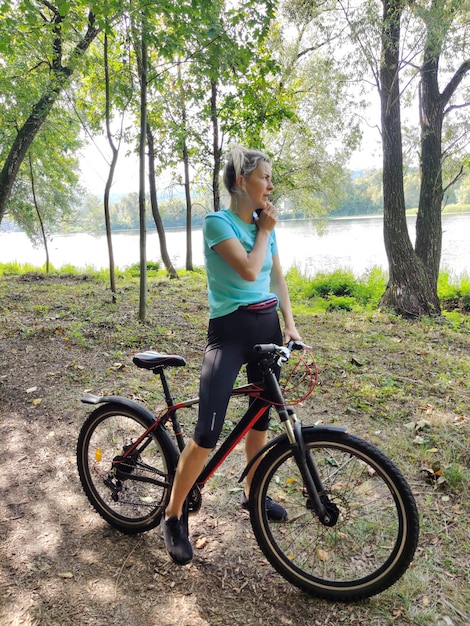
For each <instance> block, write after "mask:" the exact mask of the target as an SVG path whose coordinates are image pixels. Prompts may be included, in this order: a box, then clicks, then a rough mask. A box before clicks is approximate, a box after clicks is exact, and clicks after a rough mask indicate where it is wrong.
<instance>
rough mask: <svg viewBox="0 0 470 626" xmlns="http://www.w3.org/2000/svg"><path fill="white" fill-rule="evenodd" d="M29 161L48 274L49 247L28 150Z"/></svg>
mask: <svg viewBox="0 0 470 626" xmlns="http://www.w3.org/2000/svg"><path fill="white" fill-rule="evenodd" d="M28 161H29V175H30V178H31V192H32V194H33V202H34V208H35V209H36V215H37V216H38V220H39V226H40V228H41V236H42V241H43V243H44V250H45V252H46V274H49V247H48V245H47V235H46V229H45V227H44V221H43V219H42V215H41V211H40V209H39V204H38V199H37V197H36V185H35V182H34V171H33V160H32V158H31V152H28Z"/></svg>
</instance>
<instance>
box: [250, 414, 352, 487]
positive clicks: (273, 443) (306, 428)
mask: <svg viewBox="0 0 470 626" xmlns="http://www.w3.org/2000/svg"><path fill="white" fill-rule="evenodd" d="M310 430H314V431H315V432H316V433H318V434H319V435H320V434H321V433H329V432H330V433H331V432H343V433H344V432H345V431H346V428H344V427H343V426H302V432H305V431H310ZM288 441H289V440H288V439H287V435H286V434H283V435H279V436H278V437H275V438H274V439H271V441H268V443H267V444H266V445H265V446H263V447H262V448H261V450H258V452H257V453H256V454H255V456H254V457H253V458H252V459H251V460H250V462H249V463H247V465H246V467H245V469H244V470H243V473H242V475H241V476H240V478H239V479H238V482H239V483H241V482H242V480H243V479H244V478H245V477H246V475H247V474H248V472H249V471H250V469H251V467H252V466H253V464H254V463H255V462H256V461H257V460H258V459H259V458H260V457H261V456H263V455H264V454H266V452H268V451H269V450H271V449H272V448H274V446H277V445H280V444H284V443H285V442H287V443H288Z"/></svg>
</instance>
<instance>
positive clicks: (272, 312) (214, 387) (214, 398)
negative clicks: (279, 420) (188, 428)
mask: <svg viewBox="0 0 470 626" xmlns="http://www.w3.org/2000/svg"><path fill="white" fill-rule="evenodd" d="M257 343H275V344H277V345H282V332H281V326H280V323H279V316H278V313H277V309H276V306H275V305H274V306H271V307H269V308H266V309H261V310H252V309H249V308H247V307H240V308H239V309H237V310H236V311H234V312H233V313H230V314H229V315H224V316H222V317H217V318H215V319H211V320H210V321H209V329H208V334H207V345H206V349H205V352H204V359H203V363H202V371H201V379H200V384H199V415H198V421H197V424H196V429H195V431H194V435H193V439H194V441H195V442H196V443H197V444H198V445H199V446H201V447H203V448H214V447H215V445H216V443H217V441H218V439H219V436H220V433H221V431H222V426H223V423H224V420H225V413H226V411H227V405H228V402H229V399H230V394H231V392H232V389H233V385H234V383H235V380H236V378H237V376H238V373H239V371H240V368H241V367H242V365H243V364H245V363H246V371H247V377H248V382H259V381H260V371H259V367H258V365H257V359H258V358H259V355H257V354H256V353H255V352H254V350H253V346H254V345H255V344H257ZM268 426H269V412H268V411H267V412H266V414H265V415H264V416H262V417H261V418H260V420H259V421H258V422H257V423H256V424H255V426H254V428H255V429H256V430H267V428H268Z"/></svg>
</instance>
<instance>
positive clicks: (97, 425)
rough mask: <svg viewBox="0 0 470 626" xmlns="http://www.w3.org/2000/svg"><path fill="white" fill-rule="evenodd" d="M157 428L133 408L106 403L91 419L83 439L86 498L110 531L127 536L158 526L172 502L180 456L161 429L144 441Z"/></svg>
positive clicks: (79, 460)
mask: <svg viewBox="0 0 470 626" xmlns="http://www.w3.org/2000/svg"><path fill="white" fill-rule="evenodd" d="M152 423H153V422H152V420H150V419H149V418H148V417H147V416H145V415H142V414H139V412H138V411H136V410H134V409H133V408H132V407H128V406H125V405H121V404H119V403H107V404H103V405H101V406H100V407H98V408H97V409H95V410H94V411H93V412H92V413H91V414H90V415H89V416H88V418H87V419H86V421H85V422H84V424H83V426H82V428H81V431H80V434H79V438H78V443H77V465H78V473H79V476H80V480H81V483H82V486H83V489H84V491H85V494H86V495H87V497H88V499H89V501H90V502H91V504H92V506H93V507H94V508H95V510H96V511H97V512H98V513H99V514H100V515H101V516H102V517H103V518H104V519H105V520H106V521H107V522H108V523H109V524H111V526H114V527H115V528H117V529H118V530H120V531H122V532H124V533H128V534H134V533H139V532H144V531H147V530H150V529H151V528H154V527H155V526H157V524H159V522H160V519H161V516H162V514H163V511H164V510H165V507H166V504H167V501H168V498H169V489H170V483H171V476H172V475H173V472H174V467H175V454H174V452H172V449H171V446H172V443H171V440H170V438H169V435H168V433H167V432H166V431H164V430H163V429H162V428H161V427H158V428H157V429H154V430H152V431H151V432H150V433H148V434H147V435H145V437H143V435H144V433H145V432H146V431H147V429H148V428H149V426H151V424H152ZM142 437H143V438H142ZM141 438H142V439H141ZM136 442H137V444H136ZM135 444H136V447H135V449H134V450H132V447H133V446H134V445H135ZM128 450H131V452H130V454H129V455H128V456H126V457H125V458H123V455H124V454H125V452H126V451H128Z"/></svg>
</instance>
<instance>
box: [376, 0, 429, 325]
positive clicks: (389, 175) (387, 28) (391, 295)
mask: <svg viewBox="0 0 470 626" xmlns="http://www.w3.org/2000/svg"><path fill="white" fill-rule="evenodd" d="M383 7H384V13H383V29H382V62H381V66H380V82H381V89H380V101H381V115H382V143H383V197H384V241H385V250H386V252H387V257H388V263H389V282H388V285H387V288H386V290H385V293H384V294H383V296H382V299H381V302H380V304H381V306H382V307H387V308H391V309H393V310H394V311H396V312H397V313H398V314H401V315H405V316H412V317H416V316H420V315H430V314H435V313H439V312H440V308H439V301H438V298H437V296H436V294H435V293H434V292H433V290H432V288H431V285H430V283H429V280H428V277H427V275H426V272H425V270H424V266H423V263H422V261H421V260H420V259H419V258H418V256H417V255H416V254H415V252H414V250H413V246H412V243H411V240H410V236H409V233H408V227H407V223H406V212H405V194H404V189H403V149H402V137H401V112H400V86H399V62H400V59H399V52H400V50H399V49H400V17H401V12H402V8H403V5H402V2H401V0H384V4H383Z"/></svg>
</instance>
